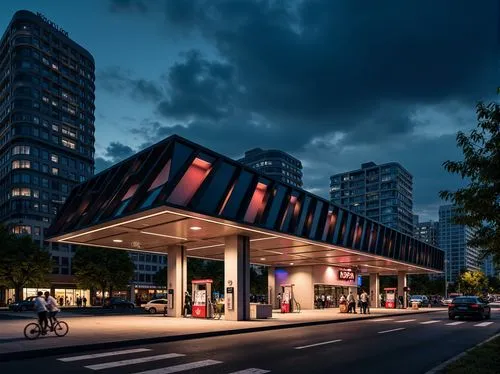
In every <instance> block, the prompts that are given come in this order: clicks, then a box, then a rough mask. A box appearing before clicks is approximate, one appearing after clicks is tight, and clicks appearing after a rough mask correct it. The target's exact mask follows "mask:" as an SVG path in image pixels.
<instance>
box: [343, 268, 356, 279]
mask: <svg viewBox="0 0 500 374" xmlns="http://www.w3.org/2000/svg"><path fill="white" fill-rule="evenodd" d="M355 279H356V276H355V274H354V271H351V270H339V280H343V281H349V282H354V280H355Z"/></svg>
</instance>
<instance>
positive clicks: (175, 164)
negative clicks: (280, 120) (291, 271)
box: [48, 135, 444, 274]
mask: <svg viewBox="0 0 500 374" xmlns="http://www.w3.org/2000/svg"><path fill="white" fill-rule="evenodd" d="M231 235H245V236H248V237H249V238H250V262H251V263H254V264H262V265H268V266H296V265H337V266H342V267H352V268H357V269H359V271H360V272H361V273H363V272H375V271H376V272H377V273H379V274H395V273H396V272H398V271H404V272H406V273H440V272H442V271H443V268H444V252H443V251H442V250H440V249H439V248H436V247H433V246H431V245H429V244H427V243H423V242H420V241H418V240H416V239H414V238H412V237H411V236H409V235H405V234H402V233H400V232H398V231H396V230H394V229H391V228H389V227H386V226H384V225H382V224H379V223H377V222H374V221H372V220H370V219H368V218H366V217H363V216H360V215H357V214H355V213H352V212H350V211H348V210H346V209H344V208H341V207H339V206H336V205H334V204H332V203H330V202H329V201H327V200H324V199H322V198H320V197H318V196H315V195H313V194H311V193H309V192H307V191H304V190H302V189H299V188H295V187H292V186H291V185H288V184H286V183H283V182H280V181H277V180H274V179H271V178H269V177H266V176H264V175H263V174H261V173H259V172H258V171H256V170H254V169H251V168H249V167H246V166H244V165H242V164H240V163H238V162H236V161H234V160H232V159H230V158H227V157H225V156H222V155H220V154H217V153H215V152H213V151H211V150H209V149H206V148H204V147H202V146H200V145H197V144H194V143H192V142H190V141H188V140H186V139H184V138H181V137H179V136H176V135H174V136H171V137H169V138H167V139H165V140H163V141H162V142H160V143H157V144H155V145H153V146H151V147H149V148H147V149H145V150H143V151H141V152H139V153H137V154H136V155H134V156H132V157H130V158H129V159H127V160H124V161H122V162H120V163H118V164H116V165H114V166H113V167H111V168H109V169H107V170H105V171H103V172H101V173H99V174H97V175H95V176H94V177H93V178H91V179H89V180H88V181H86V182H85V183H82V184H80V185H78V186H76V187H75V188H74V189H73V191H72V192H71V194H70V196H69V197H68V199H67V200H66V203H65V204H64V206H63V207H62V209H61V210H60V212H59V214H58V216H57V218H56V219H55V221H54V223H53V225H52V226H51V227H50V229H49V233H48V236H49V237H50V240H51V241H54V242H61V243H69V244H76V245H84V246H98V247H109V248H118V249H124V250H133V251H146V252H157V253H162V254H165V253H168V247H169V246H173V245H182V246H184V247H185V248H186V252H187V255H188V256H189V257H198V258H206V259H215V260H223V259H224V246H225V244H224V243H225V237H227V236H231ZM365 269H366V270H365Z"/></svg>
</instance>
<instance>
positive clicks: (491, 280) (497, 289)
mask: <svg viewBox="0 0 500 374" xmlns="http://www.w3.org/2000/svg"><path fill="white" fill-rule="evenodd" d="M488 291H489V292H490V293H495V294H496V293H500V278H498V277H488Z"/></svg>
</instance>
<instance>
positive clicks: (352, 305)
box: [347, 291, 356, 314]
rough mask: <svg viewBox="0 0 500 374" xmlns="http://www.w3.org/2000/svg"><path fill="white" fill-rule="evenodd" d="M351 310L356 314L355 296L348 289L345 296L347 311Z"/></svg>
mask: <svg viewBox="0 0 500 374" xmlns="http://www.w3.org/2000/svg"><path fill="white" fill-rule="evenodd" d="M351 311H352V312H353V313H354V314H356V298H355V297H354V295H353V293H352V291H349V295H348V296H347V313H351Z"/></svg>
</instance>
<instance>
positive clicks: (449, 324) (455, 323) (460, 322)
mask: <svg viewBox="0 0 500 374" xmlns="http://www.w3.org/2000/svg"><path fill="white" fill-rule="evenodd" d="M462 323H465V322H464V321H458V322H450V323H447V324H446V326H456V325H461V324H462Z"/></svg>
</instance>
